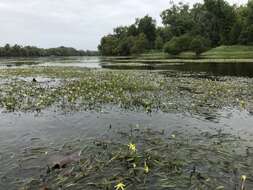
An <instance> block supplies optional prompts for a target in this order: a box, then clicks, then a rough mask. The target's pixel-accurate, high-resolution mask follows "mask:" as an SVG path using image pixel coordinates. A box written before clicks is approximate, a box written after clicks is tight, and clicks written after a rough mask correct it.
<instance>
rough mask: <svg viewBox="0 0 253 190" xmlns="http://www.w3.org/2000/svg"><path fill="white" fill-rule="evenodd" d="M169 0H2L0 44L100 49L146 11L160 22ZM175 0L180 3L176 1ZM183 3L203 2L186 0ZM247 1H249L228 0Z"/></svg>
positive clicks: (0, 6) (0, 8)
mask: <svg viewBox="0 0 253 190" xmlns="http://www.w3.org/2000/svg"><path fill="white" fill-rule="evenodd" d="M169 2H170V0H0V24H1V27H0V39H1V40H0V45H3V44H5V43H10V44H15V43H18V44H21V45H35V46H38V47H43V48H48V47H58V46H61V45H63V46H71V47H75V48H78V49H93V50H95V49H96V48H97V45H98V43H99V41H100V38H101V37H102V36H103V35H105V34H108V33H110V32H112V30H113V28H114V27H116V26H118V25H128V24H131V23H133V22H134V21H135V18H136V17H142V16H145V15H146V14H149V15H150V16H152V17H154V18H155V19H157V21H158V23H159V22H161V21H160V16H159V15H160V13H161V11H162V10H164V9H166V8H167V7H169V5H170V3H169ZM174 2H178V1H177V0H174ZM181 2H190V3H191V4H192V3H194V2H201V1H198V0H184V1H181ZM229 2H230V3H231V4H233V3H241V4H242V3H246V2H247V0H229Z"/></svg>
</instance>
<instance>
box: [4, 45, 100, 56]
mask: <svg viewBox="0 0 253 190" xmlns="http://www.w3.org/2000/svg"><path fill="white" fill-rule="evenodd" d="M94 55H98V52H96V51H89V50H87V51H83V50H76V49H74V48H70V47H63V46H62V47H58V48H50V49H43V48H38V47H34V46H25V47H22V46H19V45H14V46H10V45H9V44H6V45H5V46H4V47H0V57H42V56H94Z"/></svg>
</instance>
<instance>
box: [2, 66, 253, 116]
mask: <svg viewBox="0 0 253 190" xmlns="http://www.w3.org/2000/svg"><path fill="white" fill-rule="evenodd" d="M0 75H1V76H2V77H4V76H6V77H7V76H8V77H10V76H12V75H14V76H19V77H20V76H22V77H35V78H36V76H42V77H52V78H58V80H59V81H60V82H59V84H58V85H56V86H51V85H48V86H47V85H45V84H43V85H42V84H41V83H39V82H38V83H32V82H30V81H23V80H18V79H15V80H11V79H10V80H9V81H8V82H6V83H4V84H2V85H1V86H0V107H2V108H4V109H6V110H7V111H41V110H43V109H47V108H51V107H54V109H57V110H63V111H73V110H98V111H99V110H101V109H103V108H105V107H108V106H119V107H121V108H123V109H128V110H140V111H145V112H148V113H151V112H155V111H163V112H179V113H182V112H189V113H191V114H195V115H208V114H212V113H215V112H217V110H219V109H222V108H224V107H231V108H233V107H236V108H238V109H247V110H249V111H252V109H253V108H252V107H253V106H252V105H253V102H252V99H253V98H252V94H253V92H252V91H253V86H252V84H253V83H252V79H243V78H233V77H231V78H229V77H218V78H215V79H212V78H211V79H205V78H196V77H191V76H184V75H182V74H178V75H176V76H175V73H173V75H172V76H169V75H163V74H160V73H157V72H148V71H106V70H89V69H76V68H68V69H62V68H54V67H53V68H50V69H49V68H43V67H42V68H36V67H35V68H27V69H5V70H4V69H2V70H0Z"/></svg>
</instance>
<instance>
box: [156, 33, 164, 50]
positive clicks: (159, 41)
mask: <svg viewBox="0 0 253 190" xmlns="http://www.w3.org/2000/svg"><path fill="white" fill-rule="evenodd" d="M163 45H164V44H163V39H162V38H161V36H157V37H156V40H155V49H158V50H161V49H163Z"/></svg>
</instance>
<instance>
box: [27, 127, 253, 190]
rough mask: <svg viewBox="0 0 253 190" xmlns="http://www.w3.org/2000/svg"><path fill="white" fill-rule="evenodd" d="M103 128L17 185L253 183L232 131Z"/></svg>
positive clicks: (168, 186)
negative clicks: (101, 134) (60, 161)
mask: <svg viewBox="0 0 253 190" xmlns="http://www.w3.org/2000/svg"><path fill="white" fill-rule="evenodd" d="M109 133H111V135H110V136H111V137H109V136H108V139H103V140H101V139H98V140H96V139H95V140H92V141H90V142H87V141H80V142H79V144H76V143H74V145H73V146H74V147H72V148H71V149H76V151H77V152H79V154H78V159H69V158H72V156H71V155H70V156H66V159H65V160H68V162H64V163H66V164H64V167H52V168H50V169H48V168H45V170H44V171H45V173H44V174H42V176H41V177H42V178H41V179H43V180H41V179H35V181H32V182H29V183H26V184H25V185H24V188H23V189H26V190H30V189H32V188H33V187H37V188H38V187H46V188H48V189H59V188H61V189H73V190H75V189H89V190H92V189H94V190H95V189H120V190H122V189H150V190H151V189H158V190H160V189H161V190H163V189H178V190H184V189H185V190H189V189H206V190H209V189H210V190H214V189H217V190H221V189H224V190H229V189H238V190H241V188H243V189H245V190H247V189H252V187H253V183H252V181H251V179H252V177H253V176H252V171H253V167H252V163H253V159H252V157H251V156H248V155H247V154H246V149H245V147H246V146H245V144H244V143H246V142H243V141H241V139H240V138H238V137H236V136H233V135H229V134H224V133H222V132H220V131H219V132H215V133H210V132H206V133H200V134H195V135H192V134H188V135H186V134H184V133H181V134H180V133H178V134H177V136H173V137H172V135H173V134H167V133H165V132H164V131H154V130H152V129H149V128H147V129H145V128H142V129H138V130H131V131H110V132H109ZM127 142H136V144H132V143H127ZM84 144H85V147H84V148H82V147H83V145H84ZM128 145H136V146H138V151H136V152H132V151H131V149H130V150H129V148H130V146H128ZM131 147H132V146H131ZM134 147H135V146H134ZM238 149H240V151H239V152H238V151H237V150H238ZM80 150H81V151H80ZM65 151H66V150H65ZM72 151H73V150H72ZM246 176H247V177H246ZM246 178H247V180H246ZM35 182H36V183H35Z"/></svg>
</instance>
